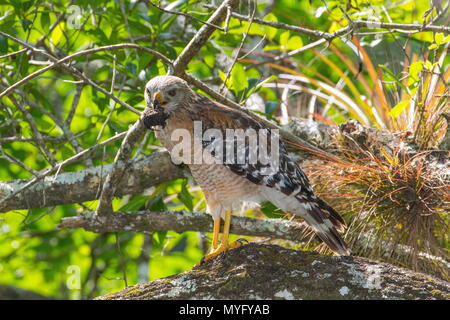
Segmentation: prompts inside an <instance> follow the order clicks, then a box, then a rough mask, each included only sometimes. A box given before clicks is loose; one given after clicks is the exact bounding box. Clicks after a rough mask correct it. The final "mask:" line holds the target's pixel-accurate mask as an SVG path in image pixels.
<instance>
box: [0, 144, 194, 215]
mask: <svg viewBox="0 0 450 320" xmlns="http://www.w3.org/2000/svg"><path fill="white" fill-rule="evenodd" d="M111 168H112V164H105V165H103V166H97V167H92V168H87V169H85V170H81V171H78V172H64V173H60V174H59V175H57V176H48V177H45V178H43V179H41V180H40V181H39V182H36V183H35V184H34V185H33V186H31V187H29V188H28V189H27V190H24V191H23V192H21V193H16V191H17V190H20V189H21V188H22V187H23V186H24V185H27V184H28V183H29V182H30V181H32V180H15V181H8V182H0V199H3V198H5V197H8V196H9V195H10V194H14V193H16V194H15V195H14V196H13V197H12V198H10V199H8V200H7V201H6V203H4V205H3V207H2V208H0V212H5V211H10V210H17V209H31V208H43V207H51V206H57V205H62V204H68V203H78V202H84V201H91V200H95V199H97V197H98V193H99V190H100V189H101V187H102V182H103V180H104V179H105V177H106V176H107V175H108V173H109V172H111ZM186 174H188V172H187V171H184V170H183V169H182V168H181V167H179V166H175V165H174V164H173V163H172V162H171V160H170V156H169V154H168V153H167V152H155V153H152V154H150V155H146V156H143V157H140V158H138V159H137V160H136V161H132V162H131V163H130V166H129V167H128V168H127V171H126V175H124V176H123V178H122V179H121V180H120V182H119V183H118V185H117V187H116V189H115V193H114V195H115V196H122V195H125V194H139V193H142V192H143V191H144V190H145V189H147V188H149V187H152V186H154V185H157V184H159V183H163V182H166V181H171V180H174V179H178V178H181V177H183V176H185V175H186Z"/></svg>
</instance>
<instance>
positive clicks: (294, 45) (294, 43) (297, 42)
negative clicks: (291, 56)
mask: <svg viewBox="0 0 450 320" xmlns="http://www.w3.org/2000/svg"><path fill="white" fill-rule="evenodd" d="M301 47H303V40H302V38H300V37H299V36H293V37H290V38H289V40H288V43H287V48H288V49H289V50H296V49H299V48H301Z"/></svg>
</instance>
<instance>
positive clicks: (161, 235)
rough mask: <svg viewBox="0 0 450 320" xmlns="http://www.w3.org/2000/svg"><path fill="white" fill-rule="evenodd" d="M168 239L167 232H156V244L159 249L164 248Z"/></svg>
mask: <svg viewBox="0 0 450 320" xmlns="http://www.w3.org/2000/svg"><path fill="white" fill-rule="evenodd" d="M166 238H167V231H157V232H155V237H154V240H156V242H155V243H154V244H155V245H156V246H158V247H162V246H163V244H164V241H165V240H166Z"/></svg>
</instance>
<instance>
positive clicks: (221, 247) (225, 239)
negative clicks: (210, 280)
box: [200, 210, 242, 263]
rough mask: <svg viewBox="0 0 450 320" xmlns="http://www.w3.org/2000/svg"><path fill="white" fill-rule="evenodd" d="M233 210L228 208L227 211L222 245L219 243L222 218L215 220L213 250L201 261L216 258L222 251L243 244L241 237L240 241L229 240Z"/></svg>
mask: <svg viewBox="0 0 450 320" xmlns="http://www.w3.org/2000/svg"><path fill="white" fill-rule="evenodd" d="M231 214H232V211H231V210H227V211H226V212H225V223H224V226H223V234H222V240H221V242H220V245H218V239H219V230H220V219H219V220H217V221H216V220H214V233H213V241H212V245H211V251H210V253H208V254H207V255H205V256H204V257H203V259H202V261H201V262H200V263H203V262H205V261H208V260H210V259H211V258H214V257H215V256H217V255H219V254H221V253H222V252H225V251H228V250H230V249H234V248H238V247H240V246H241V245H242V240H241V239H239V240H238V241H235V242H232V243H229V242H228V236H229V234H230V222H231Z"/></svg>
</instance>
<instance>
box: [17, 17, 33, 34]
mask: <svg viewBox="0 0 450 320" xmlns="http://www.w3.org/2000/svg"><path fill="white" fill-rule="evenodd" d="M20 24H21V25H22V28H23V31H25V32H26V31H28V29H29V28H30V26H31V25H32V24H33V22H32V21H30V20H28V19H20Z"/></svg>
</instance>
